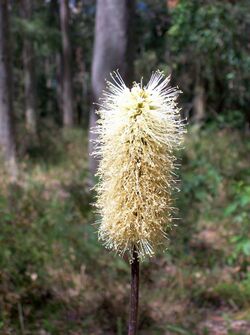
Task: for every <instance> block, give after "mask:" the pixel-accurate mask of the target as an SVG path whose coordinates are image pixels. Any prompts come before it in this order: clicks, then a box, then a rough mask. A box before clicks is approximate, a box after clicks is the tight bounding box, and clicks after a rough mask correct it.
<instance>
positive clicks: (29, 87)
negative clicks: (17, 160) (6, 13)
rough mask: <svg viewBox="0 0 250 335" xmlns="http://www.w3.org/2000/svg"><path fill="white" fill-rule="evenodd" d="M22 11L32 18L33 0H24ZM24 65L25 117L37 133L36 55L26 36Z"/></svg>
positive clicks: (31, 131)
mask: <svg viewBox="0 0 250 335" xmlns="http://www.w3.org/2000/svg"><path fill="white" fill-rule="evenodd" d="M22 13H23V18H24V19H25V20H30V19H31V18H32V0H22ZM23 65H24V87H25V119H26V127H27V130H28V131H29V132H30V133H31V134H33V135H36V134H37V113H36V83H35V55H34V48H33V43H32V41H31V40H30V38H29V37H27V36H25V37H24V41H23Z"/></svg>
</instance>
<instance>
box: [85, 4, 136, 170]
mask: <svg viewBox="0 0 250 335" xmlns="http://www.w3.org/2000/svg"><path fill="white" fill-rule="evenodd" d="M134 11H135V0H119V1H117V0H97V11H96V21H95V42H94V53H93V63H92V71H91V79H92V99H93V101H94V102H98V100H99V98H100V96H101V94H102V91H103V89H104V88H105V86H106V85H105V79H106V78H107V79H108V78H109V74H110V72H112V71H114V70H117V69H119V72H120V74H121V76H122V77H123V78H124V80H125V82H126V83H127V84H130V83H131V80H132V76H133V20H134ZM96 121H97V116H96V114H95V109H94V107H93V108H92V109H91V111H90V120H89V127H90V130H91V128H92V127H94V126H95V124H96ZM93 140H95V137H94V134H92V132H91V131H90V132H89V153H90V154H91V153H92V152H93ZM97 165H98V162H97V160H96V159H95V158H94V157H93V156H91V155H90V162H89V168H90V172H91V173H92V174H94V173H95V171H96V169H97Z"/></svg>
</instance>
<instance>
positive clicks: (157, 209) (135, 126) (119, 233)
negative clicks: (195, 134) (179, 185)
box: [94, 71, 184, 261]
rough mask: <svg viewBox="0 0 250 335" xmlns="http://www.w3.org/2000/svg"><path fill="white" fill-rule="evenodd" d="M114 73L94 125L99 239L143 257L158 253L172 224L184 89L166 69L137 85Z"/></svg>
mask: <svg viewBox="0 0 250 335" xmlns="http://www.w3.org/2000/svg"><path fill="white" fill-rule="evenodd" d="M111 77H112V82H108V83H107V91H106V92H104V98H103V100H102V104H101V105H100V109H99V111H98V114H99V115H100V120H99V123H98V125H97V127H96V129H95V130H94V131H95V132H96V133H97V134H98V140H97V146H96V152H95V154H97V155H99V156H100V164H99V168H98V172H97V175H98V176H99V177H100V181H99V183H98V184H97V187H96V190H97V202H96V205H97V208H98V212H99V214H100V216H101V222H100V226H99V239H100V240H102V241H103V242H104V245H105V246H106V247H107V248H109V249H113V250H114V251H116V252H118V253H119V254H124V253H125V252H128V253H129V255H130V260H131V261H133V256H132V255H133V250H134V248H136V250H137V253H138V256H139V258H140V259H142V258H144V257H145V256H152V255H153V254H154V253H155V250H156V248H157V247H158V246H159V245H162V244H163V242H164V239H166V237H167V232H168V229H169V228H170V227H171V222H172V202H171V191H172V189H173V187H174V183H175V175H174V173H173V171H174V168H175V160H176V158H175V156H174V150H175V149H177V148H178V147H179V146H180V144H181V143H182V139H183V133H184V125H183V122H182V120H181V118H180V109H179V108H178V106H177V103H176V99H177V97H178V94H179V92H180V91H179V90H178V89H176V88H171V87H170V86H169V80H170V79H169V77H168V78H165V77H164V75H163V73H162V72H160V71H157V72H155V73H153V74H152V77H151V79H150V81H149V83H148V84H147V85H146V86H143V85H142V82H141V83H140V84H137V83H134V84H133V87H132V89H129V88H128V87H127V86H126V85H125V83H124V82H123V80H122V78H121V76H120V75H119V73H118V72H114V73H113V74H112V75H111Z"/></svg>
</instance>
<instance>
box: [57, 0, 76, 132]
mask: <svg viewBox="0 0 250 335" xmlns="http://www.w3.org/2000/svg"><path fill="white" fill-rule="evenodd" d="M60 22H61V33H62V61H63V79H62V82H63V94H62V99H63V101H62V108H63V125H64V126H65V127H72V126H73V125H74V107H73V88H72V68H71V66H72V65H71V44H70V38H69V3H68V0H61V1H60Z"/></svg>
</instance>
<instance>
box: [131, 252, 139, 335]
mask: <svg viewBox="0 0 250 335" xmlns="http://www.w3.org/2000/svg"><path fill="white" fill-rule="evenodd" d="M138 300H139V259H138V254H137V251H136V247H134V251H133V263H132V264H131V292H130V314H129V326H128V335H136V334H137V319H138Z"/></svg>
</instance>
